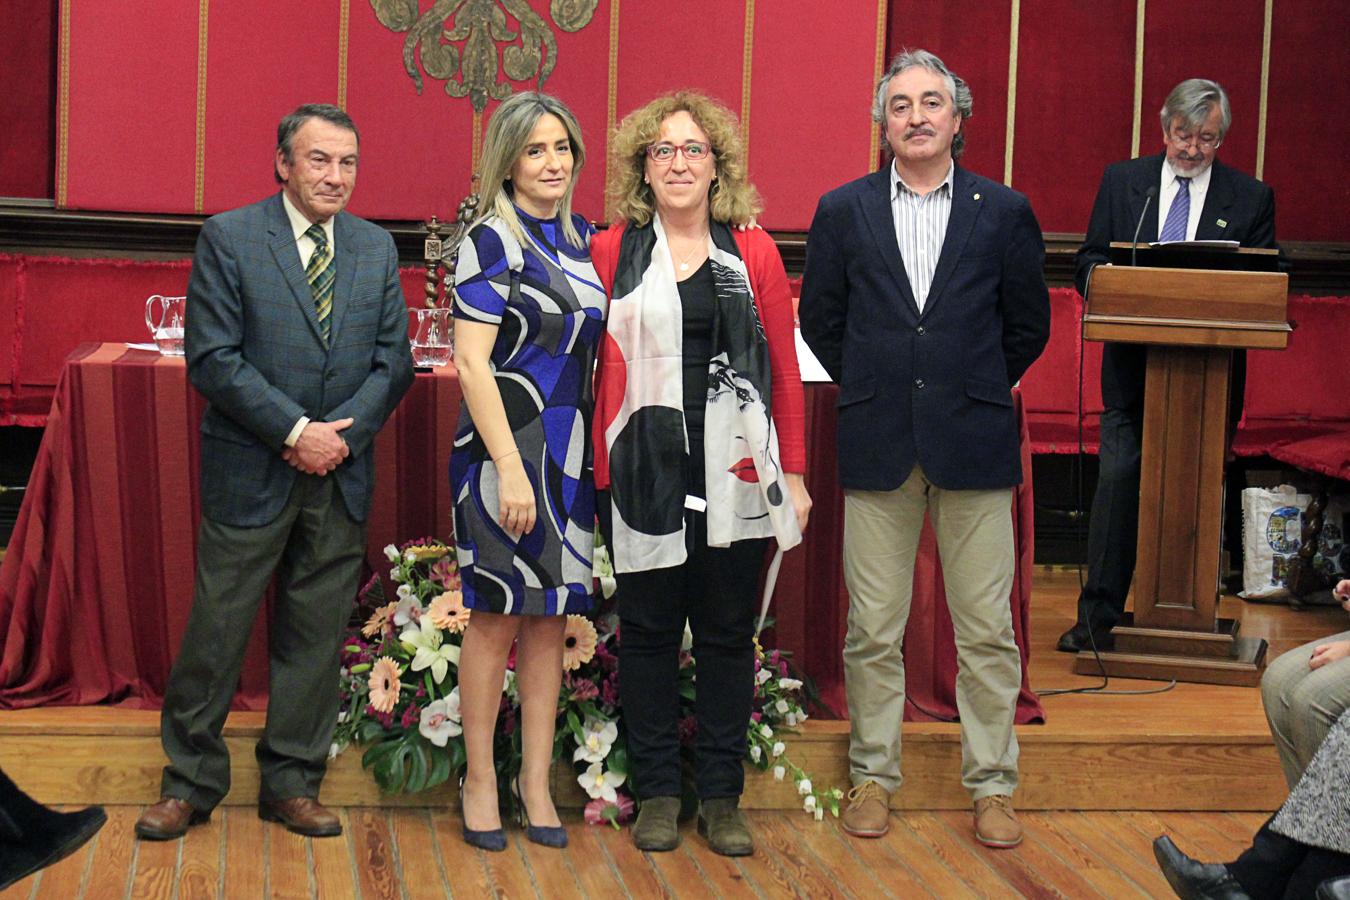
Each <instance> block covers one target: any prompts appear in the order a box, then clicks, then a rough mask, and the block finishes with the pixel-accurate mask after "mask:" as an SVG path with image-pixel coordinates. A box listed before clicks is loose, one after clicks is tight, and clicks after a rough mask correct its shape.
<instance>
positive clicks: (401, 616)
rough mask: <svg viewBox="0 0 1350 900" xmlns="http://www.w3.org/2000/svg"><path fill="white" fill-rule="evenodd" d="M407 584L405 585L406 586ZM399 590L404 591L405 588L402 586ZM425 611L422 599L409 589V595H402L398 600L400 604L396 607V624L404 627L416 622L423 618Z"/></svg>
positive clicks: (398, 626) (397, 626)
mask: <svg viewBox="0 0 1350 900" xmlns="http://www.w3.org/2000/svg"><path fill="white" fill-rule="evenodd" d="M406 586H407V585H404V587H406ZM399 590H400V591H402V590H403V588H402V587H400V588H399ZM423 612H424V610H423V608H422V603H421V601H419V600H418V599H417V597H416V596H415V595H414V594H412V592H411V591H409V593H408V596H406V597H402V599H400V600H399V601H398V606H396V607H394V626H395V627H396V628H402V627H403V626H405V625H408V624H415V623H416V622H417V621H418V620H419V619H421V618H422V613H423Z"/></svg>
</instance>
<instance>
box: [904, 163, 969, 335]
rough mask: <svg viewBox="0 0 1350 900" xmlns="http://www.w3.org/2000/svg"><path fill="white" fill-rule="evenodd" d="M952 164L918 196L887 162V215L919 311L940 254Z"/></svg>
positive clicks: (949, 210) (949, 204) (948, 214)
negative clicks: (890, 220) (889, 215)
mask: <svg viewBox="0 0 1350 900" xmlns="http://www.w3.org/2000/svg"><path fill="white" fill-rule="evenodd" d="M955 172H956V164H955V163H952V164H951V166H949V167H948V168H947V177H946V178H944V179H943V180H942V184H940V185H938V186H937V187H936V188H934V189H933V190H931V191H929V192H928V193H927V194H924V195H922V196H921V195H919V194H918V193H916V192H915V191H914V190H912V189H911V188H910V186H909V185H907V184H905V182H904V179H902V178H901V177H900V173H899V172H897V171H896V169H895V165H894V164H892V165H891V218H892V219H894V220H895V238H896V241H897V243H899V245H900V257H901V258H902V259H903V260H904V261H905V272H906V273H907V274H908V275H909V287H910V290H912V291H913V292H914V302H915V303H917V304H918V306H919V312H920V313H922V312H923V306H924V303H925V302H926V301H927V300H928V289H929V288H931V287H932V286H933V272H934V271H936V269H937V264H938V257H939V256H940V255H941V254H942V241H943V239H944V238H945V237H946V236H947V220H948V219H950V218H951V216H952V176H953V175H954V174H955Z"/></svg>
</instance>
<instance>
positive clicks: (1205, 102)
mask: <svg viewBox="0 0 1350 900" xmlns="http://www.w3.org/2000/svg"><path fill="white" fill-rule="evenodd" d="M1215 104H1217V105H1218V107H1219V139H1220V140H1223V136H1224V135H1226V134H1227V133H1228V126H1229V124H1231V123H1232V121H1233V112H1232V110H1231V109H1229V108H1228V92H1227V91H1225V90H1224V89H1223V86H1222V85H1220V84H1219V83H1218V82H1217V81H1210V80H1209V79H1208V78H1187V79H1186V80H1185V81H1183V82H1182V83H1181V84H1179V85H1177V86H1176V87H1174V88H1172V93H1170V94H1168V95H1167V100H1166V102H1164V103H1163V106H1162V109H1161V110H1159V112H1158V118H1159V119H1160V120H1161V121H1162V130H1163V137H1167V136H1168V131H1169V130H1170V129H1171V127H1172V120H1173V119H1178V118H1179V119H1181V121H1183V122H1185V123H1186V125H1187V126H1188V127H1190V128H1192V129H1196V128H1199V127H1200V126H1201V125H1203V124H1204V122H1205V120H1206V119H1208V118H1209V114H1210V112H1211V111H1212V110H1213V109H1214V106H1215Z"/></svg>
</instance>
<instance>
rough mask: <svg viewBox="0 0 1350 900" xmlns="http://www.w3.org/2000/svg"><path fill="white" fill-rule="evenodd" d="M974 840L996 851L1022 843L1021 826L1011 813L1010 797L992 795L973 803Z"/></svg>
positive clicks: (1014, 814)
mask: <svg viewBox="0 0 1350 900" xmlns="http://www.w3.org/2000/svg"><path fill="white" fill-rule="evenodd" d="M975 839H976V840H978V841H979V842H980V843H981V844H984V845H985V846H986V847H993V848H995V849H998V850H1007V849H1008V848H1010V847H1016V846H1017V845H1018V844H1020V843H1022V825H1021V823H1020V822H1018V821H1017V813H1015V812H1013V808H1012V798H1011V797H1009V796H1008V795H1007V794H993V795H991V796H989V797H981V798H980V799H978V800H976V801H975Z"/></svg>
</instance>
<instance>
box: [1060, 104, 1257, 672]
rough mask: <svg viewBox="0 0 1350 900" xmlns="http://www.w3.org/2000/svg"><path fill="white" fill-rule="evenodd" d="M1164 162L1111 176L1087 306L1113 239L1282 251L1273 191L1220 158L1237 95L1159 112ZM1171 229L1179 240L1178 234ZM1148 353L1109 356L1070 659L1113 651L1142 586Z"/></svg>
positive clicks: (1136, 350)
mask: <svg viewBox="0 0 1350 900" xmlns="http://www.w3.org/2000/svg"><path fill="white" fill-rule="evenodd" d="M1159 118H1160V120H1161V124H1162V137H1163V146H1164V152H1163V153H1158V154H1154V155H1153V156H1144V157H1140V158H1139V159H1132V160H1127V161H1126V162H1118V163H1114V164H1112V165H1110V166H1107V167H1106V173H1105V174H1104V175H1103V176H1102V184H1101V188H1100V189H1099V190H1098V191H1097V201H1096V203H1094V204H1093V207H1092V220H1091V221H1090V222H1089V223H1088V230H1087V236H1086V238H1085V239H1084V241H1083V246H1082V247H1080V248H1079V250H1078V256H1077V258H1076V272H1075V278H1074V280H1075V283H1076V284H1077V285H1078V292H1079V293H1080V294H1082V295H1083V296H1084V297H1086V296H1087V293H1088V277H1089V276H1090V275H1091V274H1092V270H1093V268H1095V267H1096V266H1099V265H1102V264H1105V263H1107V262H1108V260H1109V252H1110V245H1111V242H1112V241H1130V240H1133V238H1134V233H1135V229H1136V228H1138V229H1139V240H1140V242H1142V243H1148V242H1152V241H1156V240H1158V239H1159V238H1160V237H1161V238H1162V239H1164V240H1229V241H1237V242H1238V243H1240V244H1241V245H1242V246H1244V247H1267V248H1275V247H1276V243H1275V193H1274V192H1273V191H1272V190H1271V189H1270V188H1269V187H1267V186H1266V185H1264V184H1262V183H1261V182H1259V181H1257V180H1256V179H1255V178H1252V177H1251V176H1250V175H1245V174H1243V173H1242V172H1239V171H1238V170H1236V169H1232V168H1229V167H1228V166H1225V165H1224V164H1223V163H1221V162H1219V161H1218V160H1216V159H1215V154H1216V153H1217V151H1218V149H1219V145H1220V144H1221V143H1223V138H1224V135H1226V134H1227V133H1228V126H1229V124H1230V123H1231V121H1232V114H1231V112H1230V110H1229V106H1228V94H1227V93H1226V92H1225V91H1224V89H1223V88H1222V87H1221V86H1220V85H1219V84H1218V83H1216V82H1213V81H1208V80H1206V79H1203V78H1190V79H1187V80H1186V81H1183V82H1181V83H1180V84H1178V85H1177V86H1176V87H1175V88H1173V89H1172V92H1171V93H1170V94H1169V95H1168V96H1167V101H1166V102H1165V103H1164V104H1163V107H1162V110H1161V111H1160V113H1159ZM1169 222H1170V230H1169ZM1146 351H1147V348H1146V347H1144V346H1143V345H1142V344H1111V343H1108V344H1106V345H1105V346H1104V347H1103V348H1102V378H1101V384H1102V406H1103V412H1102V417H1101V449H1100V451H1099V453H1098V460H1099V462H1100V469H1099V474H1098V476H1097V490H1096V493H1095V494H1094V495H1093V499H1092V515H1091V518H1090V519H1089V524H1088V577H1087V582H1086V584H1085V585H1084V587H1083V591H1082V593H1081V594H1080V595H1079V597H1078V619H1077V621H1076V622H1075V623H1074V625H1073V627H1071V628H1070V629H1069V630H1068V631H1066V632H1064V634H1062V635H1061V636H1060V639H1059V644H1058V649H1060V650H1062V651H1065V652H1068V653H1078V652H1081V651H1083V650H1090V649H1092V648H1093V647H1094V646H1095V647H1096V648H1097V649H1098V650H1106V649H1110V648H1111V646H1112V645H1113V641H1112V638H1111V633H1110V632H1111V628H1112V627H1113V626H1114V625H1115V624H1116V622H1117V621H1118V620H1119V619H1120V616H1121V613H1122V612H1123V611H1124V610H1125V598H1126V595H1127V594H1128V593H1129V590H1130V582H1131V580H1133V578H1134V563H1135V545H1136V542H1137V539H1138V532H1139V465H1140V455H1141V452H1142V447H1143V429H1144V371H1145V366H1146V364H1145V360H1146ZM1243 360H1244V357H1243V355H1242V354H1240V353H1239V354H1236V356H1235V359H1234V379H1233V380H1234V414H1236V411H1237V410H1238V409H1240V404H1241V401H1242V386H1243V378H1242V373H1243V371H1244V367H1243V365H1242V363H1243Z"/></svg>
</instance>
